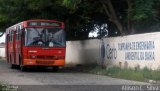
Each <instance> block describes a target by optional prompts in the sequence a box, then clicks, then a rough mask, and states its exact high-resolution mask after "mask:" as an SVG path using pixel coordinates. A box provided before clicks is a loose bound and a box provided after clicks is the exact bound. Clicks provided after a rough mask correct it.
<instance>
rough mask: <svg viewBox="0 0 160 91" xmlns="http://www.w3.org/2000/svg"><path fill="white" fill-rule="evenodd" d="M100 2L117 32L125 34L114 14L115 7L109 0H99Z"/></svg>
mask: <svg viewBox="0 0 160 91" xmlns="http://www.w3.org/2000/svg"><path fill="white" fill-rule="evenodd" d="M100 2H101V4H102V6H103V8H104V11H105V13H106V15H107V16H108V18H109V21H111V22H113V23H114V24H115V25H116V27H117V29H118V30H119V32H120V33H121V35H125V33H124V30H123V26H122V23H121V22H120V21H119V19H118V17H117V15H116V12H115V9H114V7H113V5H112V2H111V0H100Z"/></svg>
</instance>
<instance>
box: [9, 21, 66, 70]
mask: <svg viewBox="0 0 160 91" xmlns="http://www.w3.org/2000/svg"><path fill="white" fill-rule="evenodd" d="M65 53H66V40H65V31H64V23H63V22H60V21H56V20H26V21H22V22H20V23H17V24H15V25H13V26H11V27H9V28H7V29H6V59H7V63H8V64H10V67H11V68H15V67H17V66H19V67H20V69H21V71H25V70H26V68H27V67H31V66H32V67H34V66H35V67H39V66H40V67H52V68H53V69H54V70H57V69H58V67H60V66H64V65H65Z"/></svg>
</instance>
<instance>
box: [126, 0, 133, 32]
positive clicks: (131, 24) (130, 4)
mask: <svg viewBox="0 0 160 91" xmlns="http://www.w3.org/2000/svg"><path fill="white" fill-rule="evenodd" d="M127 4H128V12H127V13H128V22H127V30H128V34H134V33H135V29H134V27H133V21H132V19H131V18H132V15H133V14H132V5H133V4H132V1H131V0H127Z"/></svg>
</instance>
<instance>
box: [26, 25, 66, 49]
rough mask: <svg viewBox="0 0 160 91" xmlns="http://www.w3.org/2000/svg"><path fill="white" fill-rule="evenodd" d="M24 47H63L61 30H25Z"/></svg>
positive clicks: (63, 41) (63, 34) (63, 36)
mask: <svg viewBox="0 0 160 91" xmlns="http://www.w3.org/2000/svg"><path fill="white" fill-rule="evenodd" d="M25 32H26V33H25V46H43V47H65V45H66V41H65V32H64V29H62V28H26V29H25Z"/></svg>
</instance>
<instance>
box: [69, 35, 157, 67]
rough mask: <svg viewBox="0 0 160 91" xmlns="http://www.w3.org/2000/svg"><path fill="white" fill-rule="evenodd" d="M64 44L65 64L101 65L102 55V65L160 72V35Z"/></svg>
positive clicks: (131, 36)
mask: <svg viewBox="0 0 160 91" xmlns="http://www.w3.org/2000/svg"><path fill="white" fill-rule="evenodd" d="M103 41H104V48H103V50H102V51H104V52H102V51H101V50H100V49H101V44H102V41H100V40H98V39H93V40H85V41H68V42H67V50H66V51H67V54H66V62H67V64H68V65H69V64H71V65H76V64H86V63H97V62H98V63H100V60H101V53H104V54H105V55H104V60H105V65H106V66H109V65H118V66H121V67H131V68H134V67H140V68H143V67H148V68H151V69H159V68H160V56H159V55H160V32H155V33H146V34H137V35H129V36H123V37H122V36H121V37H113V38H104V39H103Z"/></svg>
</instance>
